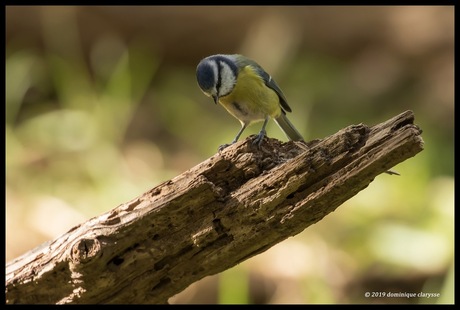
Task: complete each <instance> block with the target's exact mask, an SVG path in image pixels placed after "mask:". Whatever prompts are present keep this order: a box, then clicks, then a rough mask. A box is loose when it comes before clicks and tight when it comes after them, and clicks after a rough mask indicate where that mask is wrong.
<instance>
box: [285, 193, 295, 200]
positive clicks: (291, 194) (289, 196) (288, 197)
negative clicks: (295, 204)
mask: <svg viewBox="0 0 460 310" xmlns="http://www.w3.org/2000/svg"><path fill="white" fill-rule="evenodd" d="M286 198H287V199H291V198H294V193H290V194H289V195H287V197H286Z"/></svg>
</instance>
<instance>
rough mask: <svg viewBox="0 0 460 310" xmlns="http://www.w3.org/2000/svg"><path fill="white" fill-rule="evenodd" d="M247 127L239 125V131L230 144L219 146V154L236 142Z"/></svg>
mask: <svg viewBox="0 0 460 310" xmlns="http://www.w3.org/2000/svg"><path fill="white" fill-rule="evenodd" d="M246 127H247V124H241V129H240V131H238V133H237V134H236V137H235V139H233V141H232V143H227V144H223V145H221V146H219V149H218V150H219V152H220V151H222V150H223V149H225V148H226V147H228V146H230V145H232V144H233V143H235V142H236V141H238V139H239V138H240V136H241V134H242V133H243V131H244V130H245V129H246Z"/></svg>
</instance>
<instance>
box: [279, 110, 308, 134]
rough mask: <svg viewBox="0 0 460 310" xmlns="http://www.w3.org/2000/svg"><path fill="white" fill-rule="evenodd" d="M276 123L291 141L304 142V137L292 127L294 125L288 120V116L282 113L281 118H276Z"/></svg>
mask: <svg viewBox="0 0 460 310" xmlns="http://www.w3.org/2000/svg"><path fill="white" fill-rule="evenodd" d="M275 122H276V123H277V124H278V126H280V128H281V129H282V130H283V131H284V133H285V134H286V136H287V137H288V138H289V140H294V141H300V140H303V137H302V135H301V134H300V133H299V132H298V131H297V129H295V127H294V125H292V123H291V122H290V121H289V120H288V118H287V117H286V114H284V113H281V115H280V116H279V117H277V118H275Z"/></svg>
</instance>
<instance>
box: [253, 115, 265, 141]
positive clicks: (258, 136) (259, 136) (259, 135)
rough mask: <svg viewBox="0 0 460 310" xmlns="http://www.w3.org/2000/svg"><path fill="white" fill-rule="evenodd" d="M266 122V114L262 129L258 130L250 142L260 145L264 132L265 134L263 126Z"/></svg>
mask: <svg viewBox="0 0 460 310" xmlns="http://www.w3.org/2000/svg"><path fill="white" fill-rule="evenodd" d="M267 123H268V116H267V117H265V120H264V124H263V125H262V129H261V130H260V131H259V134H258V135H257V137H256V138H255V139H254V141H253V142H252V144H257V146H260V144H261V143H262V140H263V139H264V137H265V134H266V131H265V126H267Z"/></svg>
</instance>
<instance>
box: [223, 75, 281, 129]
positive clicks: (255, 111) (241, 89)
mask: <svg viewBox="0 0 460 310" xmlns="http://www.w3.org/2000/svg"><path fill="white" fill-rule="evenodd" d="M219 102H220V104H222V106H224V108H226V109H227V111H228V112H229V113H230V114H232V115H233V116H234V117H236V118H237V119H239V120H240V121H242V122H244V123H252V122H256V121H260V120H264V119H265V118H266V117H267V116H270V117H272V118H276V117H278V116H279V115H280V114H281V107H280V101H279V97H278V94H277V93H276V92H275V91H274V90H272V89H271V88H269V87H267V86H266V85H265V82H264V81H263V79H262V78H261V77H260V76H259V75H258V74H257V72H256V71H255V70H254V69H253V68H252V67H251V66H246V67H244V68H243V69H242V70H241V71H240V72H239V74H238V79H237V82H236V85H235V87H234V88H233V91H232V92H231V93H230V94H228V95H227V96H225V97H221V98H220V100H219Z"/></svg>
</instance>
